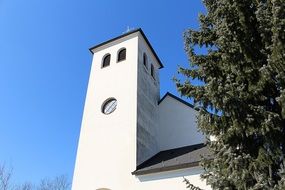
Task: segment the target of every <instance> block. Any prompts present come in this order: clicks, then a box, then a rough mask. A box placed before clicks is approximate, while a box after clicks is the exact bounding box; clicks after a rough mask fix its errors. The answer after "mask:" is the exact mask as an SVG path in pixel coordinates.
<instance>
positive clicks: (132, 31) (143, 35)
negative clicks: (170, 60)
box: [89, 28, 164, 69]
mask: <svg viewBox="0 0 285 190" xmlns="http://www.w3.org/2000/svg"><path fill="white" fill-rule="evenodd" d="M136 32H139V33H140V34H141V35H142V37H143V38H144V40H145V41H146V43H147V45H148V46H149V48H150V50H151V52H152V53H153V55H154V57H155V58H156V60H157V62H158V64H159V66H160V67H159V68H160V69H161V68H163V67H164V66H163V64H162V63H161V61H160V59H159V57H158V56H157V54H156V53H155V51H154V49H153V47H152V46H151V44H150V42H149V41H148V39H147V37H146V36H145V34H144V32H143V31H142V29H141V28H138V29H135V30H131V31H129V32H127V33H125V34H122V35H120V36H117V37H115V38H112V39H110V40H107V41H105V42H103V43H100V44H98V45H95V46H93V47H91V48H90V49H89V51H90V52H91V53H92V54H93V51H92V50H94V49H96V48H98V47H101V46H103V45H105V44H108V43H111V42H113V41H115V40H118V39H121V38H123V37H126V36H128V35H131V34H134V33H136Z"/></svg>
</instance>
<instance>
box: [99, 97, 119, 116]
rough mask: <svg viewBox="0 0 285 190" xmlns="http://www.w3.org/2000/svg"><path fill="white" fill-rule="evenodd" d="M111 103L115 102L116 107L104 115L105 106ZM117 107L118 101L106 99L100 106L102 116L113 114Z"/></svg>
mask: <svg viewBox="0 0 285 190" xmlns="http://www.w3.org/2000/svg"><path fill="white" fill-rule="evenodd" d="M112 101H115V102H116V106H115V107H114V108H113V109H112V110H111V111H110V112H108V113H106V112H105V111H104V110H105V108H106V106H107V105H108V104H109V103H111V102H112ZM117 105H118V100H117V99H116V98H114V97H110V98H107V99H106V100H105V101H104V102H103V103H102V106H101V112H102V113H103V114H104V115H110V114H111V113H113V112H114V111H115V110H116V109H117Z"/></svg>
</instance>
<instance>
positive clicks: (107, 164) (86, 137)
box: [72, 29, 210, 190]
mask: <svg viewBox="0 0 285 190" xmlns="http://www.w3.org/2000/svg"><path fill="white" fill-rule="evenodd" d="M90 51H91V52H92V54H93V61H92V67H91V72H90V78H89V84H88V89H87V95H86V100H85V107H84V113H83V119H82V125H81V132H80V138H79V143H78V150H77V157H76V163H75V169H74V176H73V183H72V190H160V189H164V190H178V189H186V184H185V183H183V177H185V178H187V179H189V180H190V182H191V183H192V184H194V185H197V186H199V187H200V188H202V189H205V190H206V189H210V187H209V186H207V185H206V183H205V181H202V180H201V179H200V174H201V172H202V168H200V167H199V161H200V159H201V155H203V156H205V157H207V156H209V153H208V150H207V149H206V147H205V145H204V142H205V138H204V136H203V135H202V134H201V133H199V132H198V131H197V124H196V116H197V110H195V109H194V108H193V106H192V105H190V104H189V103H187V102H185V101H183V100H181V99H180V98H178V97H176V96H174V95H172V94H170V93H167V94H166V95H165V96H164V97H163V98H160V81H159V69H161V68H163V65H162V63H161V61H160V60H159V57H158V56H157V54H156V53H155V51H154V49H153V48H152V46H151V44H150V43H149V41H148V39H147V38H146V36H145V34H144V33H143V31H142V30H141V29H137V30H133V31H130V32H128V33H125V34H123V35H121V36H118V37H116V38H114V39H111V40H109V41H106V42H104V43H101V44H99V45H97V46H95V47H92V48H91V49H90Z"/></svg>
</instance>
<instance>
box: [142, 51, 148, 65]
mask: <svg viewBox="0 0 285 190" xmlns="http://www.w3.org/2000/svg"><path fill="white" fill-rule="evenodd" d="M143 64H144V66H145V67H146V68H147V56H146V53H143Z"/></svg>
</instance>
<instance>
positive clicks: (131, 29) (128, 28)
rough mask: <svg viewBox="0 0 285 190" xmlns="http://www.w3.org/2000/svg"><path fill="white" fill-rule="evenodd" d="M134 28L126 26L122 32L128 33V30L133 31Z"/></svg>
mask: <svg viewBox="0 0 285 190" xmlns="http://www.w3.org/2000/svg"><path fill="white" fill-rule="evenodd" d="M133 30H134V28H130V26H127V30H126V31H124V32H123V34H125V33H128V32H130V31H133Z"/></svg>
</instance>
